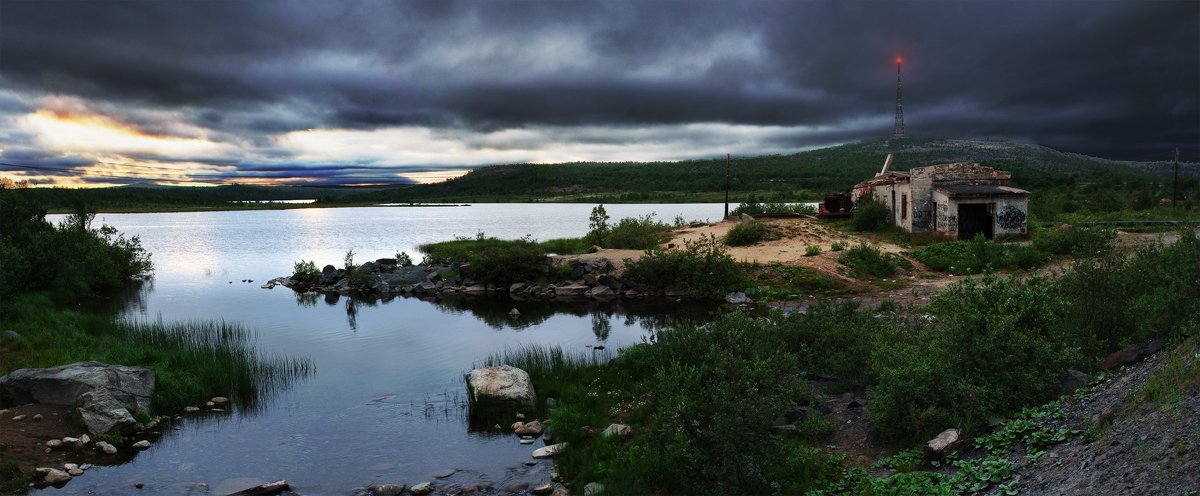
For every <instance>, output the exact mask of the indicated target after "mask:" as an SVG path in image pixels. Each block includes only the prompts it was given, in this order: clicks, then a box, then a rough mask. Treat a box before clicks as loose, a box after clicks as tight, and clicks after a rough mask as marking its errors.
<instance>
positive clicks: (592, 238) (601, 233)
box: [583, 205, 610, 246]
mask: <svg viewBox="0 0 1200 496" xmlns="http://www.w3.org/2000/svg"><path fill="white" fill-rule="evenodd" d="M608 219H609V217H608V210H605V209H604V205H596V206H595V207H592V213H591V215H589V216H588V233H587V235H585V236H584V237H583V239H584V240H585V241H587V243H588V244H589V245H600V246H603V245H604V244H605V243H607V242H608V234H609V232H610V229H609V226H608Z"/></svg>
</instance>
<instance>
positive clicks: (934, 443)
mask: <svg viewBox="0 0 1200 496" xmlns="http://www.w3.org/2000/svg"><path fill="white" fill-rule="evenodd" d="M958 441H959V434H958V429H946V430H944V431H942V433H941V434H938V435H937V437H935V438H933V439H930V440H929V442H927V443H925V459H927V460H939V459H941V458H943V457H945V456H946V455H947V454H949V453H950V452H951V451H954V448H955V447H957V444H958Z"/></svg>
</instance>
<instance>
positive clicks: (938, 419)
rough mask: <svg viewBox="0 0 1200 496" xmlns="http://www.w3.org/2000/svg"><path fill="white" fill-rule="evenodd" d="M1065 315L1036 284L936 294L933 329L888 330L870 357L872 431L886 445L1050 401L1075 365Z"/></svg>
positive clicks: (994, 284) (1050, 292)
mask: <svg viewBox="0 0 1200 496" xmlns="http://www.w3.org/2000/svg"><path fill="white" fill-rule="evenodd" d="M1066 307H1067V304H1066V302H1065V301H1064V300H1063V299H1062V298H1061V297H1059V295H1058V294H1057V293H1056V292H1055V291H1054V289H1053V288H1052V286H1051V284H1050V283H1049V282H1047V281H1046V280H1044V279H1041V278H1036V277H1035V278H1032V279H1027V280H1020V279H1017V278H999V277H996V276H991V275H989V276H985V277H984V278H983V280H982V281H981V282H979V283H976V282H975V281H973V280H967V281H963V282H962V283H959V284H956V285H953V286H951V287H950V288H948V289H947V290H946V291H944V292H941V293H938V294H937V295H935V296H934V298H933V300H932V301H931V303H930V305H929V307H928V310H929V312H930V315H931V316H932V319H931V321H929V322H927V323H925V324H915V323H914V324H913V325H909V326H905V327H901V328H895V329H892V330H891V335H890V336H887V337H884V338H882V339H883V341H881V342H883V343H886V344H885V345H883V346H879V347H876V348H875V350H874V352H873V354H872V359H873V361H874V363H875V365H876V367H877V370H876V373H878V374H879V381H878V384H877V386H876V387H875V388H874V393H873V395H872V400H871V409H870V420H871V424H872V426H873V427H875V429H876V430H877V431H878V432H880V433H881V434H883V435H884V436H885V437H889V438H892V439H902V440H916V439H927V438H928V437H929V436H932V435H934V434H937V432H938V431H940V430H942V429H945V428H946V427H948V426H955V427H959V428H962V429H965V430H966V431H967V432H971V431H973V430H975V429H978V428H979V427H980V426H981V425H983V424H984V423H985V422H986V421H987V419H988V418H991V417H994V416H1004V415H1005V414H1007V413H1009V412H1010V411H1012V410H1015V409H1016V408H1017V407H1018V406H1020V405H1027V404H1032V403H1034V402H1040V401H1044V400H1046V399H1048V398H1049V396H1050V395H1051V393H1052V392H1053V390H1054V387H1055V386H1057V384H1058V379H1059V376H1060V375H1061V373H1062V371H1064V370H1066V369H1067V368H1068V367H1070V366H1074V365H1077V364H1078V363H1079V362H1080V360H1081V355H1080V350H1079V346H1078V344H1077V343H1076V342H1075V339H1073V338H1072V337H1071V336H1069V335H1067V334H1065V333H1063V332H1062V329H1061V328H1060V327H1059V325H1060V323H1061V319H1062V317H1063V315H1064V314H1065V312H1066Z"/></svg>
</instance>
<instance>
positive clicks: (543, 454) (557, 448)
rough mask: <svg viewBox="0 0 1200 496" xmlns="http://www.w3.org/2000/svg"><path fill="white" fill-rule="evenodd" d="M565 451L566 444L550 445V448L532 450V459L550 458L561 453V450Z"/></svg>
mask: <svg viewBox="0 0 1200 496" xmlns="http://www.w3.org/2000/svg"><path fill="white" fill-rule="evenodd" d="M565 449H567V443H558V444H551V445H550V446H543V447H541V448H538V449H535V450H533V457H534V458H550V457H552V456H554V455H557V454H559V453H562V452H563V450H565Z"/></svg>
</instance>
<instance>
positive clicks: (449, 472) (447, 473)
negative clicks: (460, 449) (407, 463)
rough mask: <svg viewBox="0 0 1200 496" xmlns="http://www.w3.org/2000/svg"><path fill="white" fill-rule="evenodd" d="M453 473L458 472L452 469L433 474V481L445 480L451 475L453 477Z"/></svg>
mask: <svg viewBox="0 0 1200 496" xmlns="http://www.w3.org/2000/svg"><path fill="white" fill-rule="evenodd" d="M455 472H458V469H454V468H452V469H448V470H443V471H441V472H438V473H436V474H433V478H434V479H445V478H447V477H450V476H451V475H454V473H455Z"/></svg>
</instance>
